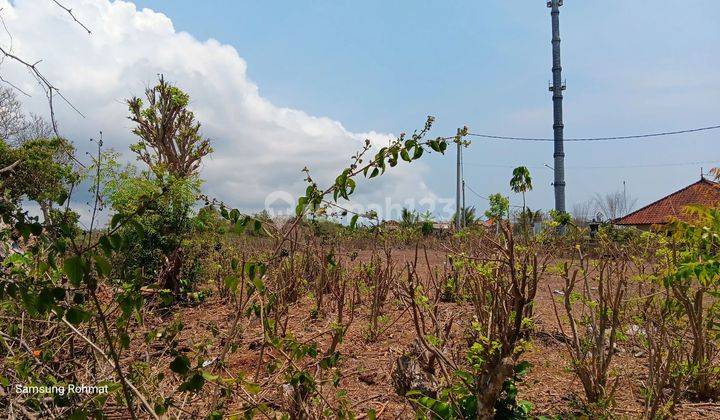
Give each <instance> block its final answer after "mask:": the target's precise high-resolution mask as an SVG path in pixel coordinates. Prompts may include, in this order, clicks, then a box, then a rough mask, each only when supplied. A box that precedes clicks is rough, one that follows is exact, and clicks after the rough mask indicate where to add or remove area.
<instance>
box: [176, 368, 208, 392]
mask: <svg viewBox="0 0 720 420" xmlns="http://www.w3.org/2000/svg"><path fill="white" fill-rule="evenodd" d="M203 385H205V378H204V377H203V375H202V373H199V372H195V373H194V374H193V375H192V376H191V377H190V379H188V380H187V381H185V382H183V383H182V384H180V387H179V388H178V389H179V390H180V391H191V392H197V391H199V390H200V389H201V388H202V387H203Z"/></svg>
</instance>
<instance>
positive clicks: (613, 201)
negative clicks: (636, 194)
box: [594, 189, 637, 220]
mask: <svg viewBox="0 0 720 420" xmlns="http://www.w3.org/2000/svg"><path fill="white" fill-rule="evenodd" d="M636 202H637V199H636V198H632V197H631V196H630V194H628V193H627V191H626V190H624V189H623V190H622V191H620V190H618V191H615V192H612V193H607V194H605V195H604V196H603V195H600V194H596V195H595V200H594V203H595V210H596V212H597V213H600V214H602V215H603V217H605V219H607V220H614V219H617V218H618V217H621V216H624V215H626V214H628V213H629V212H630V210H632V209H633V207H635V203H636Z"/></svg>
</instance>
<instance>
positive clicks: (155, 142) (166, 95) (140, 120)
mask: <svg viewBox="0 0 720 420" xmlns="http://www.w3.org/2000/svg"><path fill="white" fill-rule="evenodd" d="M145 96H146V98H147V106H145V107H143V105H144V104H143V101H142V99H140V98H137V97H134V98H132V99H130V100H128V106H129V108H130V117H129V118H130V120H131V121H133V122H134V123H135V124H136V126H135V128H134V129H133V133H134V134H135V135H137V136H138V137H140V141H139V142H137V143H135V144H134V145H132V146H131V148H130V149H131V150H132V151H133V152H135V153H137V155H138V159H140V160H142V161H143V162H145V163H146V164H147V165H148V166H149V167H150V169H151V170H152V171H153V172H155V173H156V174H157V175H158V176H161V174H162V172H163V171H168V172H170V173H171V174H172V175H174V176H176V177H178V178H186V177H188V176H190V175H192V174H194V173H196V172H197V170H198V169H199V167H200V162H201V160H202V158H203V157H205V156H206V155H207V154H209V153H211V152H212V148H211V147H210V141H209V140H208V139H206V138H203V137H202V136H201V135H200V123H199V122H197V121H196V120H195V115H194V114H193V113H192V111H190V110H189V109H188V108H187V107H188V104H189V102H190V97H189V96H188V95H187V93H185V92H183V91H182V90H181V89H180V88H178V87H176V86H173V85H172V84H170V83H168V82H166V81H165V79H164V78H163V76H160V81H159V82H158V84H157V85H156V86H155V87H152V88H148V89H146V90H145Z"/></svg>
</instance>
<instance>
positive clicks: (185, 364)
mask: <svg viewBox="0 0 720 420" xmlns="http://www.w3.org/2000/svg"><path fill="white" fill-rule="evenodd" d="M170 370H172V371H173V372H175V373H177V374H179V375H183V376H185V375H187V373H188V372H190V359H188V358H187V356H185V355H182V354H181V355H178V356H177V357H175V359H174V360H173V361H172V362H170Z"/></svg>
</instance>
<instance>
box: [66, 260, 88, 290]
mask: <svg viewBox="0 0 720 420" xmlns="http://www.w3.org/2000/svg"><path fill="white" fill-rule="evenodd" d="M63 273H65V275H66V276H67V278H68V280H70V283H71V284H72V285H73V286H76V287H77V286H80V284H81V283H82V281H83V274H84V270H83V261H82V259H81V258H80V257H79V256H77V255H73V256H72V257H70V258H68V259H66V260H65V262H64V263H63Z"/></svg>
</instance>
